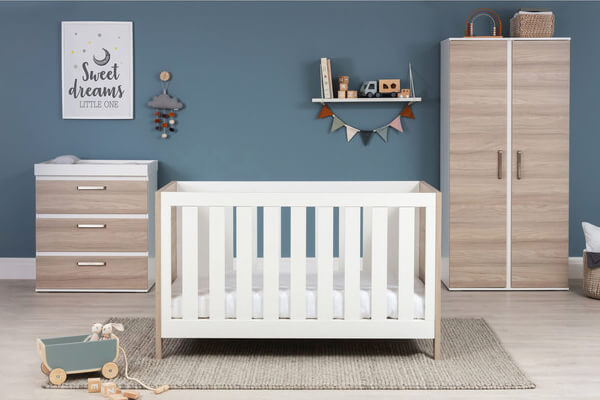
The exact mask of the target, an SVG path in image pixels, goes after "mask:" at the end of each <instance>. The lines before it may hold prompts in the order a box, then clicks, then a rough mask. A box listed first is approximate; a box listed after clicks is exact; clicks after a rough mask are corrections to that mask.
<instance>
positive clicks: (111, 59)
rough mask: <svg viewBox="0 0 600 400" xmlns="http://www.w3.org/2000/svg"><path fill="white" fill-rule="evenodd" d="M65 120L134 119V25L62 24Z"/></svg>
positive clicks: (95, 22) (86, 22) (75, 22)
mask: <svg viewBox="0 0 600 400" xmlns="http://www.w3.org/2000/svg"><path fill="white" fill-rule="evenodd" d="M62 116H63V119H133V23H132V22H104V21H63V22H62Z"/></svg>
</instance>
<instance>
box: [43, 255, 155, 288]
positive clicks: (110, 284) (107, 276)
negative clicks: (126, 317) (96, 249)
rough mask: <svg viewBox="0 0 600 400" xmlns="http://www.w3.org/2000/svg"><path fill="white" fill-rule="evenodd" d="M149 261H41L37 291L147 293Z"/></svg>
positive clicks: (112, 259) (132, 258) (95, 258)
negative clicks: (119, 290)
mask: <svg viewBox="0 0 600 400" xmlns="http://www.w3.org/2000/svg"><path fill="white" fill-rule="evenodd" d="M147 271H148V259H147V258H146V257H37V259H36V287H37V289H147V287H148V275H147V274H148V272H147Z"/></svg>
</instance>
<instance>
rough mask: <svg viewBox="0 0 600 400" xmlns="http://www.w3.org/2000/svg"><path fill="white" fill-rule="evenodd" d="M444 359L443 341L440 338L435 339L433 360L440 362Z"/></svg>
mask: <svg viewBox="0 0 600 400" xmlns="http://www.w3.org/2000/svg"><path fill="white" fill-rule="evenodd" d="M441 358H442V341H441V339H440V338H435V339H433V359H434V360H436V361H437V360H440V359H441Z"/></svg>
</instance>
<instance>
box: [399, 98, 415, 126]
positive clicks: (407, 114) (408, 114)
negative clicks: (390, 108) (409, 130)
mask: <svg viewBox="0 0 600 400" xmlns="http://www.w3.org/2000/svg"><path fill="white" fill-rule="evenodd" d="M400 115H402V116H403V117H406V118H410V119H415V114H413V112H412V108H410V106H409V105H408V104H407V105H405V106H404V108H403V109H402V111H401V112H400ZM400 132H402V131H400Z"/></svg>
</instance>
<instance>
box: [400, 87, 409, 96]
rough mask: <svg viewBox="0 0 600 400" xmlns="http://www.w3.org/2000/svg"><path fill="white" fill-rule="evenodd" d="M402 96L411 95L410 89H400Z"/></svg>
mask: <svg viewBox="0 0 600 400" xmlns="http://www.w3.org/2000/svg"><path fill="white" fill-rule="evenodd" d="M400 97H410V89H402V90H400Z"/></svg>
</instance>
